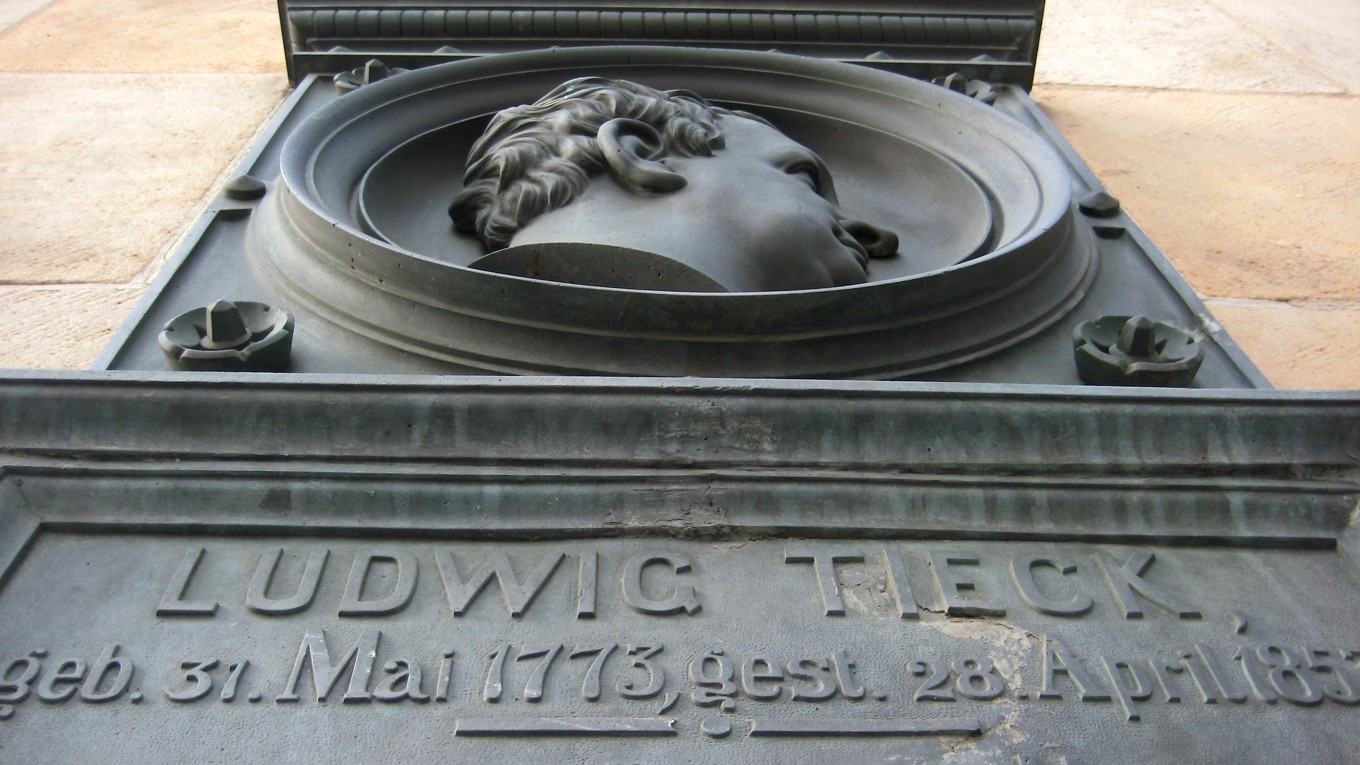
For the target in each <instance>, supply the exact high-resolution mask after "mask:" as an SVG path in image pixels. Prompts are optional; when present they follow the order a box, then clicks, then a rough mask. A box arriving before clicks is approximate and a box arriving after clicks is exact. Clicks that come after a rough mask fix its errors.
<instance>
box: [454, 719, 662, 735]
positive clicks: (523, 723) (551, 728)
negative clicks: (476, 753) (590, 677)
mask: <svg viewBox="0 0 1360 765" xmlns="http://www.w3.org/2000/svg"><path fill="white" fill-rule="evenodd" d="M454 735H455V736H674V735H676V730H675V720H658V719H656V718H653V717H535V718H531V719H523V718H521V719H515V718H508V717H465V718H459V720H458V721H457V723H455V726H454Z"/></svg>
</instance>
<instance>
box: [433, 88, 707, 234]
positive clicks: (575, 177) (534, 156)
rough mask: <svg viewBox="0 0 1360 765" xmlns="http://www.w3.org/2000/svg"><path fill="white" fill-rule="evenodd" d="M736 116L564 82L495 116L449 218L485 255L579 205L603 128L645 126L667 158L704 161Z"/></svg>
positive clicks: (684, 96) (649, 91)
mask: <svg viewBox="0 0 1360 765" xmlns="http://www.w3.org/2000/svg"><path fill="white" fill-rule="evenodd" d="M731 113H732V112H730V111H728V110H727V109H723V108H721V107H716V106H713V105H711V104H709V103H708V102H707V101H705V100H704V99H702V98H700V97H699V96H697V95H695V94H693V93H690V92H687V91H680V90H672V91H660V90H656V89H653V88H649V87H647V86H645V85H638V84H636V83H632V82H627V81H624V80H607V79H603V78H600V77H581V78H578V79H574V80H571V81H569V82H565V83H563V84H562V85H560V86H558V87H557V88H555V89H554V90H553V91H552V92H551V93H549V94H547V95H546V96H543V97H542V98H540V99H539V100H538V101H536V102H534V103H532V104H528V105H525V106H515V107H511V108H509V109H505V110H504V111H501V112H500V113H498V114H497V115H496V116H495V117H494V118H492V120H491V123H490V124H489V125H488V126H487V128H486V131H485V132H484V133H483V134H482V137H481V138H479V139H477V143H475V144H473V146H472V151H471V152H470V153H469V154H468V165H467V172H466V173H464V175H463V191H462V193H460V194H459V195H458V196H457V197H456V198H454V200H453V203H452V204H450V205H449V217H451V218H453V222H454V226H455V227H456V228H457V229H458V231H460V232H462V233H464V234H469V235H472V236H476V237H477V238H478V239H480V240H481V241H482V244H483V245H485V247H486V249H487V251H488V252H490V251H492V250H498V249H501V248H503V247H505V246H507V245H508V244H509V242H510V239H511V238H512V237H514V235H515V232H517V231H519V230H520V228H522V227H524V226H525V225H526V224H527V223H528V222H529V221H531V220H533V219H534V218H535V217H536V216H538V215H541V214H543V213H545V212H549V211H551V210H556V209H558V208H560V207H562V206H564V205H566V204H568V203H569V202H571V201H572V200H573V199H575V198H576V197H577V195H579V194H580V193H581V192H582V191H583V190H584V189H585V188H586V186H587V185H588V184H589V183H590V178H591V176H592V175H594V174H596V173H598V172H600V171H602V170H604V169H605V159H604V155H603V152H602V151H601V149H600V147H599V145H598V143H597V141H596V135H597V134H598V133H599V130H600V126H601V125H604V124H605V123H606V122H609V121H610V120H613V119H618V118H626V119H633V120H637V121H639V122H643V123H646V124H647V125H650V126H651V127H652V128H654V129H655V130H656V131H657V132H658V133H659V134H660V135H661V138H662V143H663V146H662V151H663V153H664V154H665V155H673V156H686V157H707V156H712V154H713V151H714V149H719V148H722V146H723V138H722V132H721V130H719V128H718V117H719V116H721V115H724V114H731Z"/></svg>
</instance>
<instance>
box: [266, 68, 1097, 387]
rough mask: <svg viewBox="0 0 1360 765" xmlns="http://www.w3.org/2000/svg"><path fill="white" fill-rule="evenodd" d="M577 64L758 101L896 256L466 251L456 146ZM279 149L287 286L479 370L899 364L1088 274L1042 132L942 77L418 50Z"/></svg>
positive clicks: (1087, 255)
mask: <svg viewBox="0 0 1360 765" xmlns="http://www.w3.org/2000/svg"><path fill="white" fill-rule="evenodd" d="M583 75H592V76H600V77H607V78H615V79H624V80H629V81H632V82H637V83H642V84H645V85H647V86H650V87H653V88H657V89H662V90H670V89H683V90H687V91H692V92H694V93H697V94H699V95H701V96H703V97H704V98H705V99H707V100H708V101H710V102H712V103H714V104H716V105H720V106H722V107H726V108H729V109H734V110H742V111H745V112H750V113H752V114H755V115H757V116H759V117H760V118H762V119H764V120H767V121H768V122H769V123H770V124H772V125H773V126H775V127H776V128H777V129H778V130H779V131H781V132H783V133H784V134H785V135H786V136H788V137H789V138H791V139H793V140H794V141H796V142H797V143H799V144H802V145H803V146H806V147H808V148H810V149H812V150H813V151H814V152H815V153H816V154H817V155H819V156H820V157H821V158H822V160H824V162H825V165H826V166H827V167H828V168H829V170H830V172H831V174H832V175H834V177H835V183H836V190H837V192H838V194H839V200H840V203H841V206H842V207H843V208H845V209H847V210H850V211H852V212H853V213H854V215H855V217H856V218H863V219H865V220H868V221H872V222H873V223H875V224H877V225H879V226H881V227H883V228H886V229H889V230H891V231H893V232H895V233H897V234H898V236H899V239H900V247H899V253H900V254H899V255H897V256H895V257H888V258H875V259H872V260H871V261H870V263H869V267H868V271H867V274H868V278H867V281H865V283H863V284H853V285H850V286H840V287H828V288H820V289H799V290H783V291H765V292H717V291H705V290H704V289H703V285H705V284H706V282H705V280H704V278H702V277H699V276H696V277H695V278H693V279H685V278H681V277H682V276H684V275H683V274H680V273H679V272H673V273H672V274H670V275H668V276H667V278H666V279H662V280H660V281H661V283H677V284H684V285H690V286H687V287H685V288H684V289H669V290H668V289H639V288H624V287H618V286H601V285H600V284H574V283H563V282H562V281H553V280H550V279H547V278H534V277H530V276H522V275H510V274H509V273H497V272H495V271H494V270H488V269H486V268H482V267H473V266H472V264H473V263H474V261H477V260H478V259H479V258H482V257H483V256H484V255H485V252H484V250H483V249H482V245H481V243H480V242H478V241H477V240H476V239H473V238H471V237H468V236H464V235H462V234H459V233H457V232H456V231H454V229H453V226H452V224H451V222H450V220H449V217H448V212H447V210H448V205H449V201H450V200H451V199H452V198H453V197H454V196H455V195H456V194H458V193H459V192H460V191H461V190H462V183H463V173H464V169H465V168H464V164H465V162H466V158H467V155H468V150H469V148H470V147H471V145H472V143H473V142H474V141H475V140H476V139H477V137H478V136H479V135H481V133H482V131H483V130H484V129H485V127H486V125H487V122H488V120H489V119H490V116H491V115H493V114H495V113H496V112H498V111H500V110H501V109H504V108H507V107H511V106H516V105H520V104H526V103H532V102H533V101H535V100H537V99H538V98H539V97H540V96H542V95H543V94H545V93H547V92H549V91H551V90H552V89H553V88H555V87H557V86H558V85H560V84H561V83H563V82H564V81H566V80H570V79H572V78H574V77H578V76H583ZM281 167H282V174H281V179H280V189H281V193H279V194H275V195H273V196H272V198H271V199H270V200H269V201H268V202H267V203H266V205H265V207H264V210H263V214H262V215H261V216H260V218H259V219H258V220H257V222H256V223H255V224H254V225H256V227H257V232H256V236H255V237H254V241H253V244H252V253H253V256H254V257H256V258H257V259H258V260H259V261H260V262H261V263H262V264H264V265H265V266H266V267H267V268H268V269H270V270H271V275H272V276H273V278H274V279H275V280H276V281H277V282H278V283H279V284H280V285H281V286H282V287H283V288H284V289H285V290H286V291H288V292H289V293H290V295H291V298H292V299H295V300H296V301H297V302H298V303H299V304H301V305H305V306H306V307H307V308H308V309H309V310H311V311H313V312H315V313H317V314H320V315H321V316H323V317H325V318H327V319H329V320H331V321H334V322H336V323H338V324H340V325H341V326H344V327H346V328H347V329H350V330H351V331H354V332H357V333H360V334H362V335H365V336H368V337H371V338H374V339H376V340H379V341H381V342H384V343H388V344H390V345H393V346H395V347H398V348H401V349H404V350H406V351H409V352H415V353H419V354H423V355H426V356H429V357H432V358H437V359H441V360H444V361H447V362H450V363H453V364H457V365H460V366H463V367H467V368H473V369H480V370H485V371H494V372H511V373H519V374H554V373H588V374H631V375H700V376H732V377H858V378H895V377H907V376H911V375H913V374H919V373H923V372H926V371H929V370H934V369H939V368H942V367H947V366H951V365H954V364H958V363H962V362H965V361H968V360H971V359H975V358H978V357H980V356H984V355H986V354H989V353H991V352H994V351H996V350H998V349H1000V348H1004V347H1006V346H1009V345H1012V344H1014V343H1016V342H1019V341H1020V340H1023V339H1024V338H1026V337H1029V336H1030V335H1032V334H1034V333H1035V332H1037V331H1039V330H1040V329H1042V328H1043V327H1045V326H1048V325H1049V324H1051V323H1053V322H1054V321H1056V320H1057V319H1059V318H1060V317H1061V316H1062V315H1063V314H1065V313H1066V312H1067V311H1068V310H1069V309H1070V308H1071V307H1072V306H1073V305H1074V304H1075V303H1076V302H1077V301H1078V300H1080V298H1081V296H1082V295H1083V294H1084V291H1085V289H1086V288H1087V286H1088V285H1089V284H1090V281H1091V279H1092V278H1093V276H1094V269H1095V264H1094V263H1095V262H1094V258H1093V253H1094V245H1093V243H1092V241H1091V240H1090V234H1089V233H1088V232H1087V231H1086V230H1085V229H1084V228H1081V227H1078V226H1075V225H1073V215H1074V213H1073V210H1074V206H1073V203H1072V198H1071V190H1070V181H1069V179H1068V176H1067V172H1066V168H1065V167H1064V165H1063V164H1062V161H1061V159H1060V158H1059V157H1058V156H1057V155H1056V153H1055V152H1054V151H1053V150H1052V149H1051V148H1050V147H1049V146H1048V145H1047V144H1046V143H1044V141H1043V140H1042V138H1040V137H1039V136H1037V135H1035V134H1033V133H1032V132H1030V131H1029V130H1028V129H1026V128H1025V127H1023V126H1021V125H1019V124H1018V123H1016V122H1015V121H1014V120H1012V119H1011V118H1010V117H1008V116H1006V115H1005V114H1003V113H1001V112H998V111H996V110H994V109H992V108H991V107H989V106H986V105H984V104H981V103H979V102H976V101H974V100H972V99H969V98H966V97H964V96H961V95H959V94H956V93H952V92H950V91H948V90H946V89H944V88H940V87H937V86H934V85H930V84H928V83H924V82H920V81H917V80H912V79H909V78H906V77H901V76H898V75H893V74H888V73H884V72H879V71H874V70H870V69H865V68H861V67H856V66H851V65H848V64H840V63H835V62H827V61H820V60H812V59H805V58H798V57H793V56H785V55H780V54H773V53H751V52H739V51H715V50H698V49H682V48H639V47H626V48H581V49H568V50H549V51H537V52H531V53H522V54H511V55H503V56H491V57H486V58H483V59H476V60H470V61H462V62H458V63H453V64H446V65H441V66H435V67H430V68H428V69H423V70H418V71H414V72H411V73H408V74H403V75H400V76H396V77H392V78H390V79H387V80H384V81H382V82H379V83H375V84H373V85H369V86H365V87H363V88H360V89H358V90H356V91H354V92H352V93H349V94H347V95H345V96H343V97H341V98H339V99H338V100H337V101H335V102H334V103H332V104H329V105H328V106H326V107H324V108H322V109H320V110H318V111H317V112H315V113H314V114H313V115H312V116H311V117H309V118H308V119H307V120H306V121H305V122H304V123H303V124H302V125H301V126H299V128H298V129H297V130H296V131H294V133H293V134H292V136H291V137H290V138H289V140H288V142H287V144H286V146H285V147H284V151H283V156H282V159H281ZM692 225H694V226H703V218H702V216H701V215H699V216H696V218H695V220H694V221H693V224H692ZM616 249H617V248H616ZM618 252H621V253H625V254H626V248H624V249H620V250H618ZM516 258H520V259H521V260H522V259H523V253H511V254H510V255H508V256H506V258H502V260H506V261H507V262H510V263H511V264H512V265H516V267H519V265H518V261H516V260H515V259H516ZM493 260H494V259H493ZM645 266H646V264H645V263H643V264H642V266H639V268H640V269H641V270H645ZM628 283H634V282H632V281H630V282H628ZM686 290H688V291H686Z"/></svg>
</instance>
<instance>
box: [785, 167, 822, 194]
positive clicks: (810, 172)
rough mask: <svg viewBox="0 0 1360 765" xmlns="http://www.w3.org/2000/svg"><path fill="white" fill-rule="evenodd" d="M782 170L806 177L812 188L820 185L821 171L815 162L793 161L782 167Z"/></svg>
mask: <svg viewBox="0 0 1360 765" xmlns="http://www.w3.org/2000/svg"><path fill="white" fill-rule="evenodd" d="M784 172H786V173H788V174H789V175H801V176H803V177H804V178H807V180H808V182H810V183H811V184H812V187H813V188H814V189H815V188H820V187H821V181H822V172H821V169H820V168H818V167H817V164H816V163H815V162H808V161H798V162H793V163H790V164H789V165H787V166H785V167H784Z"/></svg>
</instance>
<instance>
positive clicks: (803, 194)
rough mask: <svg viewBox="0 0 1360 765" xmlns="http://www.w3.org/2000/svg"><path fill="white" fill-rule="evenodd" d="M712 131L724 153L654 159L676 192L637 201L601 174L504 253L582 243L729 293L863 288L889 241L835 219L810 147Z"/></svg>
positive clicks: (830, 191) (827, 181) (726, 125)
mask: <svg viewBox="0 0 1360 765" xmlns="http://www.w3.org/2000/svg"><path fill="white" fill-rule="evenodd" d="M719 125H720V127H721V128H722V131H723V137H724V140H725V146H724V147H723V148H719V149H717V150H716V151H714V153H713V156H711V157H666V158H662V159H661V160H660V161H661V162H662V164H664V165H665V166H666V167H668V168H669V169H671V170H673V171H675V172H677V173H679V174H680V175H682V176H683V177H684V178H685V181H686V183H685V185H684V187H683V188H680V189H678V190H675V191H670V192H664V193H656V194H638V193H635V192H633V191H629V190H627V189H624V188H622V187H621V186H620V185H619V184H617V183H615V182H614V181H613V180H612V179H611V178H610V177H609V176H608V175H601V176H599V177H596V178H594V179H592V181H591V183H590V186H589V187H588V188H587V190H586V191H585V192H584V193H583V194H581V196H580V197H578V198H577V199H575V200H573V201H572V202H571V203H570V204H568V205H566V206H564V207H562V208H559V209H557V210H554V211H550V212H546V213H544V214H542V215H540V216H539V217H537V218H535V219H534V220H532V221H531V222H530V223H529V224H528V225H526V226H525V227H524V228H523V229H521V230H520V231H519V232H518V233H517V234H516V235H515V237H514V238H513V239H512V240H511V242H510V246H511V247H516V246H520V245H526V244H543V243H549V242H588V243H595V244H607V245H613V246H618V247H626V248H630V249H635V250H643V251H646V252H653V253H658V254H660V255H664V256H666V257H668V258H672V259H674V260H677V261H680V262H682V263H685V264H686V265H689V266H691V267H693V268H695V269H697V270H699V271H701V272H703V273H704V274H706V275H708V276H709V277H711V278H713V279H714V280H715V281H717V282H718V283H720V284H721V285H722V286H723V287H725V288H726V289H728V290H729V291H732V292H756V291H770V290H795V289H815V288H822V287H838V286H844V285H852V284H861V283H863V282H864V281H866V278H867V268H868V263H869V257H870V254H871V253H872V254H873V255H874V256H877V257H881V256H886V255H891V254H894V253H895V252H896V249H897V237H896V235H894V234H892V233H891V232H888V231H884V230H882V229H877V228H875V227H873V226H871V225H869V224H867V223H865V222H863V221H856V220H853V219H850V218H849V217H848V216H847V215H846V214H845V213H843V212H842V211H841V210H840V207H839V205H838V204H837V202H836V194H835V190H834V187H833V185H832V181H831V176H830V173H829V172H828V171H827V169H826V166H825V165H824V164H823V163H822V161H821V159H820V158H818V157H817V155H816V154H814V153H813V152H812V151H811V150H809V149H808V148H807V147H805V146H803V145H801V144H799V143H797V142H796V141H794V140H792V139H791V138H789V137H788V136H786V135H784V134H783V133H781V132H780V131H779V130H777V129H775V128H773V127H770V126H769V125H766V124H763V123H761V122H759V121H756V120H753V119H749V118H746V117H743V116H740V115H737V114H725V115H723V116H722V117H721V119H720V121H719Z"/></svg>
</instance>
